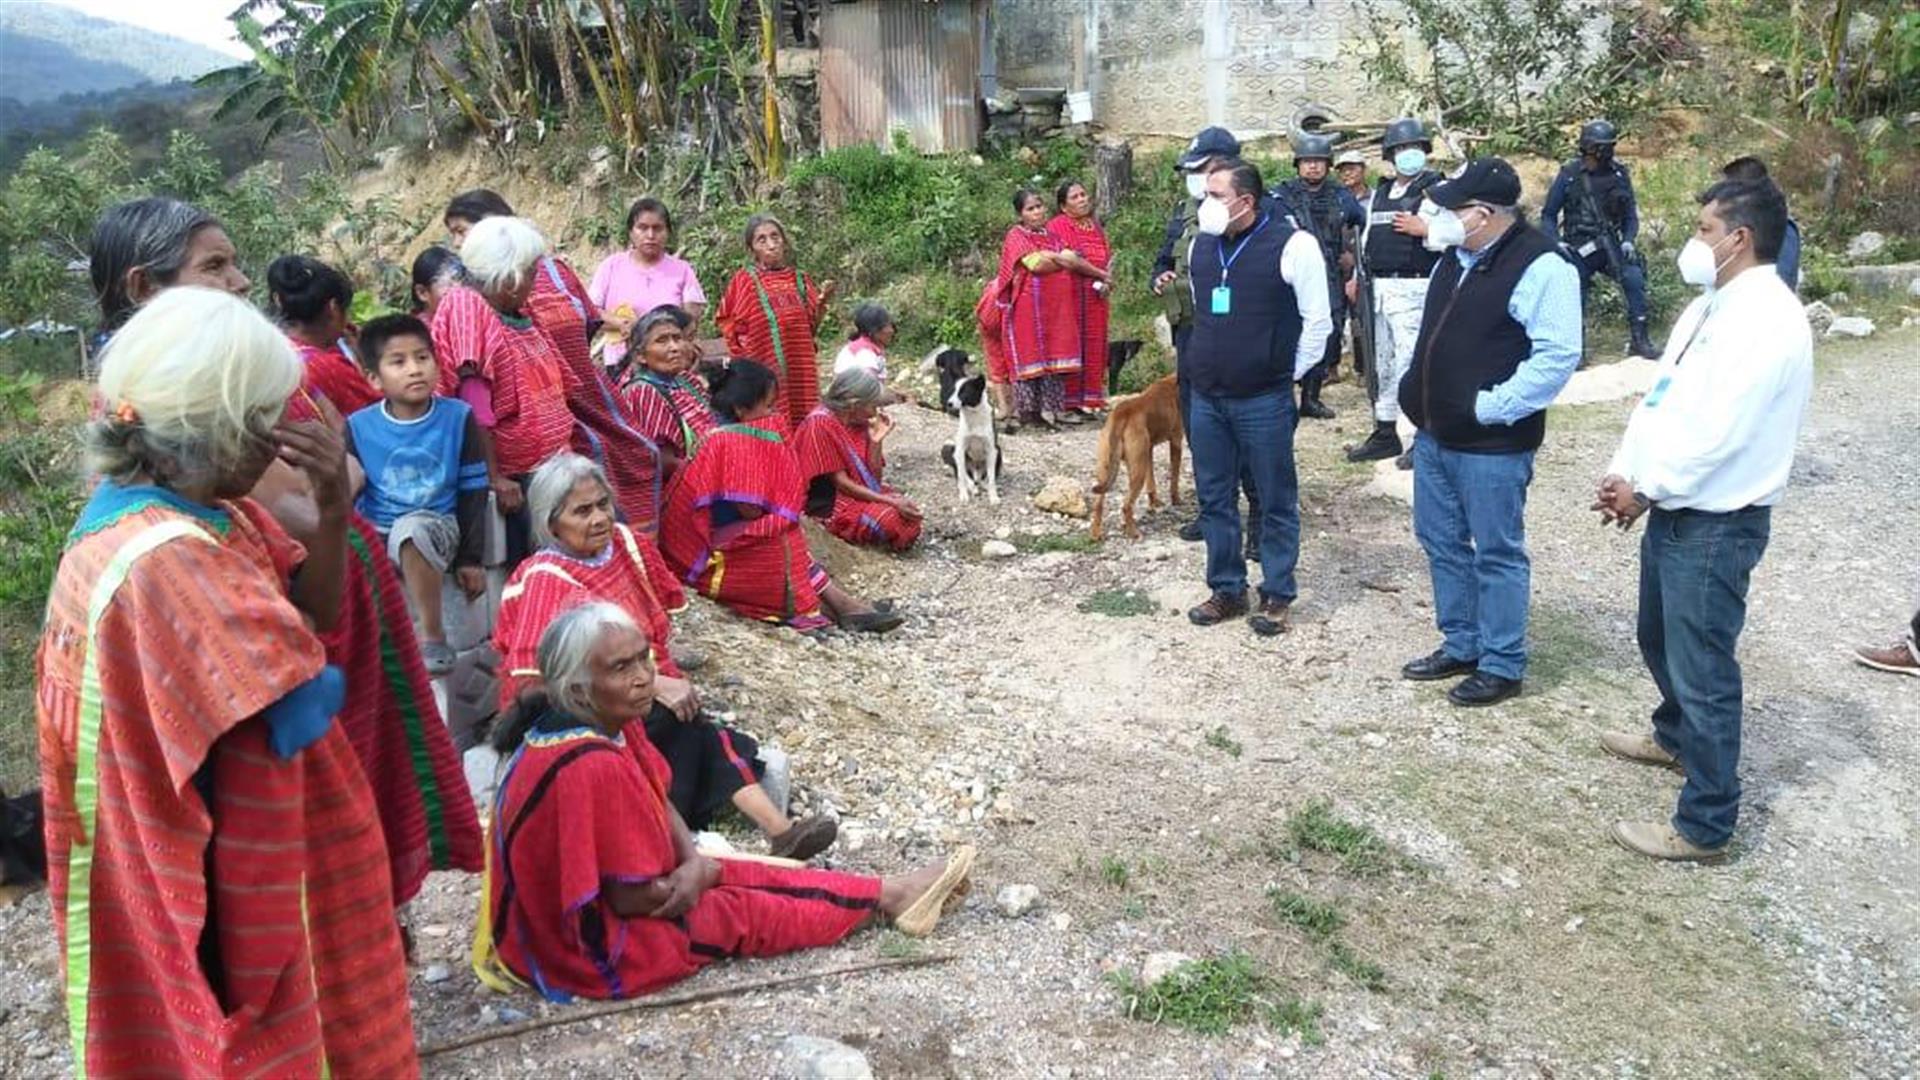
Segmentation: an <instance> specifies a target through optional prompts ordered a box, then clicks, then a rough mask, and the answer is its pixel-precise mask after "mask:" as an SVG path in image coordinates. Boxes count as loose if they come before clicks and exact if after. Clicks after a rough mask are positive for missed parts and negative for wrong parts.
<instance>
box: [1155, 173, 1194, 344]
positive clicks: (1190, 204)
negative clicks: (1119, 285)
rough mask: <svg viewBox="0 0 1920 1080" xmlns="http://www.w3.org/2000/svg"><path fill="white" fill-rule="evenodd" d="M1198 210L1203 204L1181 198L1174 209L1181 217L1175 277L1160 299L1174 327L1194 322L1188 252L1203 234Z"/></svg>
mask: <svg viewBox="0 0 1920 1080" xmlns="http://www.w3.org/2000/svg"><path fill="white" fill-rule="evenodd" d="M1199 211H1200V204H1199V203H1198V202H1196V201H1195V200H1193V199H1185V200H1182V201H1181V203H1180V205H1179V207H1178V208H1176V209H1175V210H1174V213H1176V214H1178V215H1179V216H1180V242H1179V243H1177V244H1175V245H1173V280H1172V281H1170V282H1168V283H1167V287H1166V290H1165V291H1164V292H1162V293H1161V294H1160V302H1161V303H1162V304H1163V305H1165V307H1166V312H1167V325H1168V326H1170V327H1172V328H1173V329H1175V330H1178V329H1179V328H1181V327H1183V326H1186V325H1188V324H1189V323H1191V322H1193V291H1192V290H1191V289H1190V288H1189V282H1190V281H1191V280H1192V274H1191V271H1189V270H1188V268H1187V251H1188V249H1190V248H1192V247H1193V238H1194V237H1196V236H1198V235H1200V212H1199Z"/></svg>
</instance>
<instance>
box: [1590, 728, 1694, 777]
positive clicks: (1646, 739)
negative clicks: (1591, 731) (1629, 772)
mask: <svg viewBox="0 0 1920 1080" xmlns="http://www.w3.org/2000/svg"><path fill="white" fill-rule="evenodd" d="M1600 749H1602V750H1605V751H1606V752H1607V753H1609V754H1612V755H1613V756H1614V757H1617V758H1626V759H1627V760H1628V761H1637V762H1639V763H1640V764H1642V765H1658V766H1660V767H1661V768H1663V769H1672V770H1673V771H1674V772H1680V771H1682V770H1681V768H1680V759H1679V758H1676V757H1674V756H1673V754H1671V753H1669V752H1668V750H1667V748H1666V747H1664V746H1661V745H1660V742H1659V740H1658V739H1655V738H1654V737H1653V736H1651V735H1629V734H1627V733H1626V732H1624V731H1607V732H1602V733H1601V735H1600Z"/></svg>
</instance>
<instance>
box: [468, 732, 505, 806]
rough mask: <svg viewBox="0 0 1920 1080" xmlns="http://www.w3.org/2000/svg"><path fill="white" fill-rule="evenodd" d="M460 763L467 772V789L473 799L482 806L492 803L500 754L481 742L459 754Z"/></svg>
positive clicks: (498, 773) (498, 771)
mask: <svg viewBox="0 0 1920 1080" xmlns="http://www.w3.org/2000/svg"><path fill="white" fill-rule="evenodd" d="M460 765H461V768H462V769H463V770H464V771H465V772H466V774H467V790H468V791H470V792H472V793H473V801H474V802H477V803H479V804H480V805H482V806H491V805H493V788H494V784H495V783H496V782H497V781H498V779H499V775H500V755H499V754H498V753H497V752H496V751H495V750H494V749H493V747H491V746H488V745H487V744H485V743H481V744H480V745H479V746H476V747H474V748H473V749H471V750H468V751H467V752H466V753H465V754H463V755H461V759H460Z"/></svg>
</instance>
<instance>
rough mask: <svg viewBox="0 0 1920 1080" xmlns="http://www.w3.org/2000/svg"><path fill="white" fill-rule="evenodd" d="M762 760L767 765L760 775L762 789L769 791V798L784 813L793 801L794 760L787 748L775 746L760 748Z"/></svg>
mask: <svg viewBox="0 0 1920 1080" xmlns="http://www.w3.org/2000/svg"><path fill="white" fill-rule="evenodd" d="M760 762H761V764H763V765H765V766H766V771H765V772H763V773H762V774H761V776H760V787H761V790H763V791H765V792H766V793H767V800H768V801H769V802H771V803H773V805H774V808H775V809H777V810H779V811H780V812H781V813H783V814H784V813H786V812H787V806H788V804H789V803H791V802H792V801H793V762H792V761H791V760H790V759H789V758H788V757H787V752H786V751H785V750H782V749H780V748H779V747H775V746H763V747H761V748H760Z"/></svg>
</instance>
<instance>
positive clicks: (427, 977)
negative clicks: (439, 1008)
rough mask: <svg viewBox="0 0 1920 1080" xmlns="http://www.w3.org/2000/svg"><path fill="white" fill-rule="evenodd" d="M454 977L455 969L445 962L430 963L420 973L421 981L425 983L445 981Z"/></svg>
mask: <svg viewBox="0 0 1920 1080" xmlns="http://www.w3.org/2000/svg"><path fill="white" fill-rule="evenodd" d="M451 978H453V969H452V968H449V967H448V966H447V965H445V964H428V965H427V969H426V970H425V971H422V972H421V973H420V981H421V982H425V983H443V982H446V981H447V980H448V979H451Z"/></svg>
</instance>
